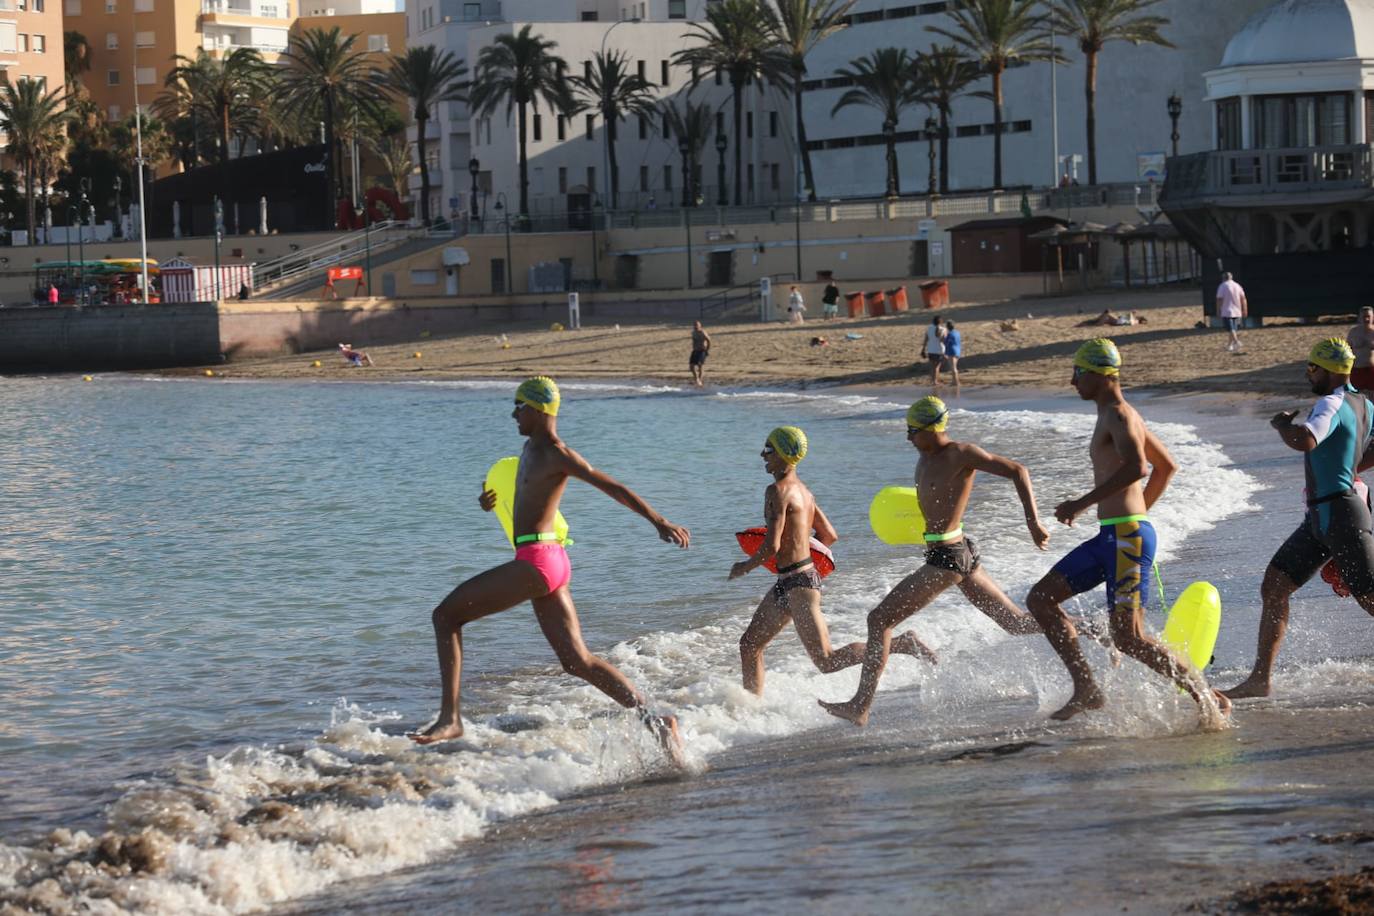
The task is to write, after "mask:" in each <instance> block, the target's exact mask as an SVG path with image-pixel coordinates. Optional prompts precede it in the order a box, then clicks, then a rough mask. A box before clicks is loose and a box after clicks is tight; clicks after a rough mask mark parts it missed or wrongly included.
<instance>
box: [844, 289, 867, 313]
mask: <svg viewBox="0 0 1374 916" xmlns="http://www.w3.org/2000/svg"><path fill="white" fill-rule="evenodd" d="M844 304H845V305H846V306H847V307H848V308H849V317H850V318H862V317H863V316H864V294H863V293H845V294H844Z"/></svg>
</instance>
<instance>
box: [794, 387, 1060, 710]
mask: <svg viewBox="0 0 1374 916" xmlns="http://www.w3.org/2000/svg"><path fill="white" fill-rule="evenodd" d="M948 428H949V408H948V407H946V406H945V402H944V401H942V400H940V399H939V398H937V397H934V396H930V397H924V398H921V400H919V401H917V402H916V403H915V404H912V405H911V409H910V410H908V411H907V413H906V438H907V441H908V442H910V443H911V444H912V445H913V446H915V447H916V449H917V450H918V451H920V453H921V458H920V461H919V462H918V463H917V465H916V493H917V499H918V500H919V501H920V504H921V510H922V512H923V513H924V514H925V518H926V533H925V542H926V562H925V565H924V566H922V567H921V568H920V569H918V570H916V572H914V573H912V574H911V575H909V576H907V577H906V578H905V579H903V580H902V581H901V582H899V583H897V587H896V588H894V589H893V590H892V591H891V592H889V593H888V595H887V597H886V598H884V599H883V600H882V602H881V603H879V605H878V606H877V607H876V608H874V609H873V610H872V612H870V613H869V615H868V646H867V651H866V652H865V654H864V662H863V665H864V669H863V673H862V674H861V675H860V676H859V689H858V691H857V692H856V693H855V694H854V696H853V698H852V699H850V700H849V701H848V702H846V703H827V702H825V701H824V700H821V701H820V704H821V706H823V707H824V708H825V711H826V712H828V713H830V714H831V715H833V716H839V717H840V718H841V719H848V720H849V721H850V722H853V723H854V724H855V725H866V724H867V723H868V711H869V708H870V707H872V705H873V697H874V694H876V693H877V691H878V679H879V678H881V677H882V674H883V668H884V667H886V665H887V656H888V652H889V651H890V650H891V648H895V646H896V640H893V639H892V628H893V627H895V626H896V625H897V624H899V623H901V622H902V621H903V620H905V619H907V618H908V617H910V616H911V615H912V614H915V613H916V612H917V611H919V610H920V609H921V608H923V607H925V606H926V605H927V604H929V603H930V602H932V601H934V600H935V597H936V596H937V595H939V594H940V593H941V592H943V591H944V590H945V589H947V588H949V587H950V586H951V585H957V586H959V590H960V591H961V592H963V593H964V597H965V598H967V599H968V600H969V601H970V602H971V603H972V604H973V606H974V607H976V608H977V609H978V610H980V611H982V612H983V613H984V614H986V615H988V616H989V617H990V618H992V620H993V621H994V622H996V623H997V625H998V626H1000V627H1001V628H1002V629H1004V630H1006V631H1007V632H1008V633H1011V634H1012V635H1014V636H1024V635H1027V634H1031V633H1039V632H1040V627H1039V625H1038V624H1036V622H1035V620H1034V619H1033V618H1032V617H1031V616H1030V615H1029V614H1027V613H1026V612H1025V611H1023V610H1021V609H1020V608H1019V607H1017V606H1016V605H1015V604H1014V603H1013V602H1012V600H1011V599H1010V598H1008V597H1007V596H1006V595H1005V594H1003V592H1002V590H1001V589H1000V588H998V587H997V583H996V582H993V581H992V577H991V576H989V575H988V574H987V570H985V569H983V566H982V564H981V563H980V562H979V556H978V547H977V546H976V545H975V544H974V543H973V539H972V538H970V537H967V536H966V535H965V534H964V510H965V509H966V508H967V507H968V498H969V494H970V493H972V492H973V478H974V476H975V475H976V474H977V473H978V472H979V471H986V472H987V473H989V474H993V475H996V476H997V477H1004V478H1006V479H1007V480H1010V481H1012V482H1014V483H1015V484H1016V495H1017V496H1018V497H1020V499H1021V507H1022V509H1023V510H1024V511H1025V513H1026V527H1027V528H1028V529H1029V531H1030V536H1031V540H1032V541H1034V542H1035V546H1036V547H1039V548H1040V549H1041V550H1044V549H1045V545H1046V544H1048V543H1049V539H1050V534H1049V532H1048V531H1046V530H1045V526H1044V525H1042V524H1040V515H1039V512H1037V510H1036V508H1035V492H1034V491H1033V490H1032V489H1031V480H1030V472H1029V471H1027V470H1026V468H1025V467H1024V466H1023V465H1021V464H1018V463H1017V462H1015V461H1012V460H1011V459H1009V458H1003V457H1001V456H999V455H994V454H991V453H990V452H987V451H984V450H983V449H981V448H979V447H978V446H976V445H973V444H972V443H968V442H956V441H955V440H953V439H951V438H950V437H949V435H948V434H947V433H946V430H947V429H948ZM913 638H914V636H913Z"/></svg>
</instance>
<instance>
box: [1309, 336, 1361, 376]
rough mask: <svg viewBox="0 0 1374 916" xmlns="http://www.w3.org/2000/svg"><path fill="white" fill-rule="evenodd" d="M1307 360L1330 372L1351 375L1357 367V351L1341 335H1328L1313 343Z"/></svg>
mask: <svg viewBox="0 0 1374 916" xmlns="http://www.w3.org/2000/svg"><path fill="white" fill-rule="evenodd" d="M1307 361H1308V362H1309V363H1316V364H1317V365H1318V366H1321V367H1322V368H1323V369H1325V370H1327V371H1328V372H1336V373H1339V374H1341V375H1349V374H1350V370H1351V369H1353V368H1354V367H1355V351H1354V350H1351V349H1350V344H1348V343H1346V342H1345V341H1344V340H1341V339H1340V338H1339V337H1328V338H1326V340H1319V341H1317V342H1316V343H1314V344H1313V345H1312V349H1311V351H1310V352H1308V354H1307Z"/></svg>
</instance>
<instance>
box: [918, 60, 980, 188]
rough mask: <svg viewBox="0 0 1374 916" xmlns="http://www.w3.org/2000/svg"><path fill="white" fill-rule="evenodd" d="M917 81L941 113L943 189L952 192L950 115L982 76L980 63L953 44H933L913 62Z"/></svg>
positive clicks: (941, 174) (931, 103)
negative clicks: (969, 88) (957, 103)
mask: <svg viewBox="0 0 1374 916" xmlns="http://www.w3.org/2000/svg"><path fill="white" fill-rule="evenodd" d="M912 67H913V73H914V78H915V80H916V85H917V86H918V87H919V88H920V92H921V94H922V95H924V96H925V97H926V98H927V99H928V100H929V104H930V107H932V108H934V109H935V110H936V111H937V112H938V113H939V115H940V193H941V194H948V193H949V119H950V117H951V115H952V113H953V107H954V100H955V99H956V98H958V97H959V96H961V95H963V94H964V93H965V91H966V90H967V89H968V87H969V86H970V85H972V84H973V83H975V82H977V81H978V80H981V79H982V78H983V70H982V68H981V67H979V66H978V64H976V63H974V62H973V61H971V60H969V59H967V58H966V57H964V56H962V55H961V54H960V53H959V49H958V48H955V47H953V46H951V45H944V46H941V45H931V46H930V50H929V51H927V52H921V53H918V54H917V55H916V60H915V62H914V63H913V64H912Z"/></svg>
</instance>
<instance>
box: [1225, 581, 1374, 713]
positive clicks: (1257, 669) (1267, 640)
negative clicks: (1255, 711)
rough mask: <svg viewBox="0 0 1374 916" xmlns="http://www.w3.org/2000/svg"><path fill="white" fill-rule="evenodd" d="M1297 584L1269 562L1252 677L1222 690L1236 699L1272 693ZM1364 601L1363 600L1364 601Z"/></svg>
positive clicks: (1261, 594) (1263, 585) (1264, 583)
mask: <svg viewBox="0 0 1374 916" xmlns="http://www.w3.org/2000/svg"><path fill="white" fill-rule="evenodd" d="M1297 590H1298V586H1297V584H1296V583H1294V582H1293V580H1292V578H1290V577H1289V575H1288V573H1286V572H1284V571H1283V570H1281V569H1279V568H1278V567H1277V566H1275V565H1274V564H1273V563H1270V564H1269V566H1268V568H1267V569H1265V571H1264V581H1263V582H1262V583H1261V584H1260V628H1259V645H1258V646H1256V648H1255V665H1254V667H1253V668H1252V669H1251V670H1250V676H1249V677H1247V678H1246V679H1245V680H1243V681H1241V682H1240V683H1239V684H1237V685H1236V686H1234V687H1232V688H1231V689H1229V690H1223V691H1222V693H1224V694H1226V695H1227V696H1228V697H1230V698H1231V699H1233V700H1239V699H1244V698H1246V697H1267V696H1269V678H1270V676H1271V675H1272V674H1273V671H1274V660H1275V659H1276V658H1278V655H1279V643H1281V642H1283V634H1284V633H1285V632H1286V631H1287V630H1288V610H1289V603H1288V599H1289V598H1291V597H1292V596H1293V593H1294V592H1296V591H1297ZM1361 603H1362V604H1363V602H1361Z"/></svg>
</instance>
